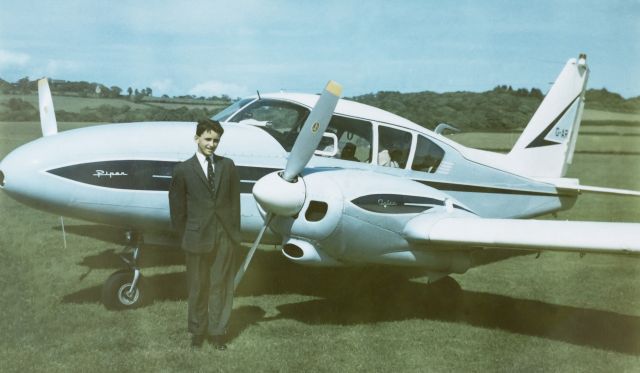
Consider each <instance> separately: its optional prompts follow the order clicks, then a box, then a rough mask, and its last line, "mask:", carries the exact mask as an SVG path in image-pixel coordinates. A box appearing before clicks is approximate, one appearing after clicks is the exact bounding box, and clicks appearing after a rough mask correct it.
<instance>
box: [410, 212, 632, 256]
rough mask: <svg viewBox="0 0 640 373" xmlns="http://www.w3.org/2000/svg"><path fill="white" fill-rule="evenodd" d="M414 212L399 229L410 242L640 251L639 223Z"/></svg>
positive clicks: (489, 246) (457, 246) (578, 250)
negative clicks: (420, 213)
mask: <svg viewBox="0 0 640 373" xmlns="http://www.w3.org/2000/svg"><path fill="white" fill-rule="evenodd" d="M430 215H431V214H428V213H427V214H423V215H419V216H417V217H415V218H413V219H412V220H410V221H409V222H407V224H406V226H405V228H404V236H405V237H406V238H407V240H409V241H410V242H414V243H421V244H425V245H428V247H430V248H431V247H434V248H437V247H439V248H445V249H446V248H453V249H460V248H465V247H466V248H469V247H486V248H505V249H508V248H513V249H530V250H535V251H540V250H550V251H574V252H580V253H612V254H636V255H640V224H636V223H603V222H579V221H554V220H517V219H484V218H479V217H472V216H451V217H449V216H447V215H444V214H443V215H440V216H430Z"/></svg>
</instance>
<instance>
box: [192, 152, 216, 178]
mask: <svg viewBox="0 0 640 373" xmlns="http://www.w3.org/2000/svg"><path fill="white" fill-rule="evenodd" d="M196 157H197V158H198V162H200V167H202V171H204V176H206V177H209V175H207V157H206V156H205V155H204V154H202V153H200V152H196ZM211 157H213V155H212V156H211ZM211 167H213V168H214V171H215V165H214V163H213V159H212V160H211Z"/></svg>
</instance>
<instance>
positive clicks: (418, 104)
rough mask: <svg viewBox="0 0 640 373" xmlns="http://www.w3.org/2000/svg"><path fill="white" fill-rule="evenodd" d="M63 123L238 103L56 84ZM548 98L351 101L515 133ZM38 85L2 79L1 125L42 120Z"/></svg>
mask: <svg viewBox="0 0 640 373" xmlns="http://www.w3.org/2000/svg"><path fill="white" fill-rule="evenodd" d="M50 87H51V90H52V93H53V95H54V104H55V105H56V115H57V118H58V120H60V121H74V122H94V123H95V122H136V121H147V120H151V121H163V120H187V121H193V120H197V119H198V118H202V117H210V116H212V115H214V114H215V113H217V112H219V111H220V110H222V109H223V108H224V107H226V106H228V105H229V104H230V103H231V102H233V100H232V99H231V98H230V97H228V96H226V95H223V96H221V97H215V96H214V97H195V96H190V95H184V96H177V97H169V96H166V95H164V96H162V97H155V96H153V92H152V90H151V89H150V88H142V89H138V88H136V89H134V88H131V87H128V88H127V89H126V90H123V89H121V88H120V87H116V86H112V87H107V86H105V85H103V84H100V83H91V82H84V81H83V82H70V81H63V80H55V79H54V80H51V82H50ZM543 98H544V95H543V93H542V92H541V90H539V89H537V88H533V89H531V90H528V89H524V88H520V89H513V88H512V87H510V86H506V85H503V86H497V87H495V88H494V89H493V90H491V91H486V92H480V93H476V92H447V93H435V92H429V91H425V92H415V93H400V92H385V91H381V92H377V93H369V94H365V95H360V96H355V97H350V98H349V99H351V100H354V101H357V102H361V103H364V104H368V105H372V106H376V107H379V108H381V109H384V110H387V111H390V112H392V113H395V114H398V115H401V116H403V117H405V118H408V119H410V120H412V121H414V122H416V123H419V124H421V125H423V126H425V127H427V128H434V127H435V126H436V125H437V124H438V123H441V122H445V123H449V124H452V125H454V126H456V127H458V128H460V129H461V130H472V129H473V130H478V129H481V130H502V131H504V130H510V129H518V128H522V127H524V125H526V123H527V122H528V121H529V119H530V118H531V116H532V115H533V113H534V111H535V109H536V108H537V107H538V105H540V102H542V99H543ZM37 107H38V99H37V82H36V81H31V80H29V79H28V78H23V79H20V80H18V81H17V82H14V83H11V82H7V81H5V80H2V79H0V120H1V121H37V120H39V115H38V110H37ZM586 108H587V109H591V110H599V111H603V112H604V111H606V112H616V113H636V114H637V113H640V96H639V97H634V98H630V99H625V98H623V97H622V96H620V95H619V94H617V93H614V92H609V91H607V90H606V89H604V88H603V89H590V90H588V91H587V98H586Z"/></svg>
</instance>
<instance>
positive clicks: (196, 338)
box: [191, 334, 204, 348]
mask: <svg viewBox="0 0 640 373" xmlns="http://www.w3.org/2000/svg"><path fill="white" fill-rule="evenodd" d="M203 342H204V335H200V334H194V335H193V336H192V337H191V347H197V348H200V347H202V343H203Z"/></svg>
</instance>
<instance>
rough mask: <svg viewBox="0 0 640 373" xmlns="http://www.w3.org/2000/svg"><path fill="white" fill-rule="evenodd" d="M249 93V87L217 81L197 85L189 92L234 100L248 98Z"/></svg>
mask: <svg viewBox="0 0 640 373" xmlns="http://www.w3.org/2000/svg"><path fill="white" fill-rule="evenodd" d="M248 92H249V89H247V87H244V86H241V85H238V84H233V83H224V82H219V81H215V80H210V81H207V82H204V83H200V84H197V85H196V86H195V87H193V88H191V89H190V90H189V94H191V95H196V96H205V97H209V96H221V95H227V96H229V97H232V98H235V97H242V96H246V95H247V94H248Z"/></svg>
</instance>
